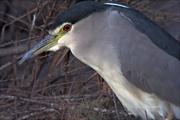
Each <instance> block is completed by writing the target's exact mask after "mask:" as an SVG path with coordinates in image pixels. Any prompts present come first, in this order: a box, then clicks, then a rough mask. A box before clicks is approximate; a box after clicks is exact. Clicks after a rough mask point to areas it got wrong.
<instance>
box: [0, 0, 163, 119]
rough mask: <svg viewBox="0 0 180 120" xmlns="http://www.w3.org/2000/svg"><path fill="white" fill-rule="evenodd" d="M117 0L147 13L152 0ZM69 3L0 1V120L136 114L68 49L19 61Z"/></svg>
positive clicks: (53, 0)
mask: <svg viewBox="0 0 180 120" xmlns="http://www.w3.org/2000/svg"><path fill="white" fill-rule="evenodd" d="M121 1H123V2H126V3H128V4H131V5H133V6H135V7H136V8H138V9H140V10H142V11H146V12H147V13H151V12H149V11H148V10H149V9H148V8H147V7H148V5H149V4H151V3H152V2H153V1H152V0H144V1H139V0H121ZM73 3H74V1H70V0H64V1H63V0H28V1H25V0H24V1H23V0H2V1H0V26H1V27H0V28H1V31H0V33H1V36H0V37H1V39H0V43H1V44H0V120H15V119H17V120H112V119H114V120H130V119H132V120H133V119H134V117H133V116H129V115H128V114H127V113H126V112H125V111H124V109H123V108H122V106H121V104H120V102H119V101H118V100H117V99H116V97H114V95H113V93H112V91H111V90H110V88H109V87H108V86H107V85H106V83H105V82H104V81H103V79H102V78H100V76H99V75H97V74H96V73H95V72H94V71H93V70H92V69H90V68H89V67H87V66H85V65H84V64H82V63H81V62H79V61H78V60H77V59H76V58H74V57H73V56H72V55H71V53H70V52H69V50H67V49H62V50H60V51H58V52H56V53H43V54H41V55H39V56H37V57H36V58H34V59H32V60H30V61H27V62H26V63H24V64H23V65H21V66H19V65H18V64H17V61H18V60H19V58H20V57H21V54H22V53H23V52H25V51H27V50H28V49H29V48H30V47H31V46H32V45H33V44H34V43H35V42H36V41H38V40H39V39H40V38H41V37H42V36H43V35H44V34H46V31H44V30H45V29H46V27H47V26H48V25H49V24H51V21H52V20H53V19H54V18H55V16H56V15H57V13H58V12H59V11H62V10H64V9H67V8H68V7H69V6H70V5H71V4H73ZM160 16H161V17H162V14H160ZM151 17H152V18H153V16H151ZM159 19H161V18H158V20H159Z"/></svg>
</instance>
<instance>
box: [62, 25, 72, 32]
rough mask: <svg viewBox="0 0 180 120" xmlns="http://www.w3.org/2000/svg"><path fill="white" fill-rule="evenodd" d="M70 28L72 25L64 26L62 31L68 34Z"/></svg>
mask: <svg viewBox="0 0 180 120" xmlns="http://www.w3.org/2000/svg"><path fill="white" fill-rule="evenodd" d="M71 28H72V25H71V24H66V25H64V26H63V31H64V32H69V31H70V30H71Z"/></svg>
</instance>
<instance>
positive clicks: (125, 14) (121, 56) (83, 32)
mask: <svg viewBox="0 0 180 120" xmlns="http://www.w3.org/2000/svg"><path fill="white" fill-rule="evenodd" d="M61 47H67V48H69V49H70V51H71V52H72V54H73V55H74V56H75V57H76V58H78V59H79V60H80V61H81V62H83V63H85V64H86V65H88V66H90V67H91V68H92V69H94V70H95V71H96V72H97V73H98V74H99V75H100V76H101V77H102V78H103V79H104V80H105V81H106V82H107V84H108V85H109V86H110V88H111V89H112V91H113V92H114V93H115V95H116V96H117V98H118V99H119V100H120V102H121V103H122V105H123V106H124V108H125V109H126V110H127V111H128V112H129V113H132V114H133V115H134V116H135V117H140V118H141V119H142V120H147V119H148V120H150V119H152V120H172V119H174V118H176V119H180V43H179V42H178V41H177V40H176V39H175V38H174V37H172V36H171V35H170V34H169V33H168V32H166V31H165V30H164V29H163V28H162V27H160V26H159V25H158V24H157V23H155V22H154V21H153V20H151V19H150V18H148V17H147V16H145V15H144V14H143V13H141V12H140V11H138V10H136V9H135V8H134V7H132V6H130V5H127V4H125V3H121V2H95V1H83V2H79V3H77V4H74V5H72V6H71V7H70V8H68V9H66V10H64V11H62V12H60V13H59V14H58V15H57V17H56V18H55V20H54V21H53V22H52V25H51V26H50V27H49V32H48V34H47V35H46V36H45V37H44V38H43V39H42V40H41V41H40V42H39V43H37V44H35V45H34V46H33V47H32V48H31V49H30V50H29V51H27V52H26V53H24V55H23V56H22V58H21V60H20V61H19V64H22V63H23V62H24V61H26V60H28V59H31V58H33V57H34V56H36V55H38V54H40V53H42V52H44V51H57V50H59V49H60V48H61Z"/></svg>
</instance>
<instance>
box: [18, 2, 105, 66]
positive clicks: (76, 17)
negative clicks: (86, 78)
mask: <svg viewBox="0 0 180 120" xmlns="http://www.w3.org/2000/svg"><path fill="white" fill-rule="evenodd" d="M87 6H88V7H87ZM104 8H105V7H104V6H102V5H100V4H99V3H96V2H91V1H89V2H87V1H86V2H81V3H78V4H76V5H74V6H72V7H70V8H69V9H67V10H65V11H63V12H61V13H60V14H59V15H58V16H57V18H56V19H55V20H54V22H53V24H52V25H51V27H50V30H49V34H48V35H46V36H45V37H44V39H42V40H40V42H39V43H37V44H36V45H34V46H33V47H32V48H31V49H30V50H29V51H27V52H26V53H25V54H24V55H23V57H22V59H21V60H20V61H19V63H20V64H21V63H23V62H24V61H26V60H28V59H30V58H32V57H34V56H36V55H38V54H40V53H42V52H44V51H57V50H59V49H60V48H61V47H62V46H67V44H69V43H70V42H73V40H72V39H74V36H72V33H73V32H75V31H76V30H74V26H75V25H76V23H78V22H79V21H82V20H83V19H84V18H86V17H88V16H89V15H91V14H92V13H94V12H97V11H101V10H103V9H104ZM86 24H88V23H86ZM70 39H71V40H70Z"/></svg>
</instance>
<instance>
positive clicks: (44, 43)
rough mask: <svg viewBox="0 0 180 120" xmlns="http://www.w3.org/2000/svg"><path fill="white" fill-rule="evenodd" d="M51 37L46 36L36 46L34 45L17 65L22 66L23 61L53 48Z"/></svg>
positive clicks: (53, 43) (52, 37)
mask: <svg viewBox="0 0 180 120" xmlns="http://www.w3.org/2000/svg"><path fill="white" fill-rule="evenodd" d="M53 39H54V36H53V35H47V36H45V37H44V39H42V40H41V41H40V42H39V43H38V44H36V45H35V46H34V47H33V48H31V49H30V50H29V51H27V52H26V53H25V54H24V55H23V56H22V58H21V60H20V61H19V64H22V63H23V62H24V61H26V60H28V59H30V58H32V57H34V56H35V55H38V54H40V53H42V52H44V51H48V49H49V48H51V47H53V46H54V45H55V44H56V43H55V42H54V40H53Z"/></svg>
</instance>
